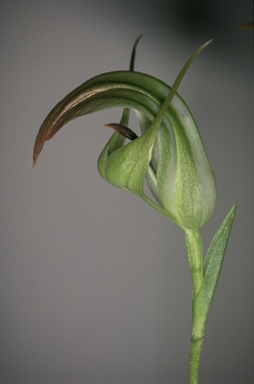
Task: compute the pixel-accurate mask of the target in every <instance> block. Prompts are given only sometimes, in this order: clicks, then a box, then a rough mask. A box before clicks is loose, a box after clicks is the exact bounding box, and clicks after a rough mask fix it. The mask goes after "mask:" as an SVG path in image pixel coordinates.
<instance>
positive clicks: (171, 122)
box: [33, 36, 236, 384]
mask: <svg viewBox="0 0 254 384" xmlns="http://www.w3.org/2000/svg"><path fill="white" fill-rule="evenodd" d="M140 37H141V36H140ZM140 37H139V38H138V39H137V40H136V42H135V44H134V48H133V51H132V58H131V64H130V70H129V71H117V72H109V73H104V74H102V75H99V76H96V77H93V78H92V79H90V80H88V81H86V82H85V83H83V84H82V85H80V86H79V87H78V88H76V89H75V90H74V91H72V92H71V93H69V94H68V95H67V96H66V97H65V98H64V99H62V100H61V101H60V102H59V103H58V104H57V105H56V106H55V107H54V108H53V109H52V111H51V112H50V113H49V115H48V116H47V117H46V119H45V120H44V122H43V124H42V126H41V128H40V130H39V133H38V135H37V138H36V142H35V146H34V155H33V165H35V163H36V161H37V158H38V156H39V154H40V152H41V150H42V148H43V145H44V142H45V141H47V140H49V139H51V138H52V137H53V136H54V135H55V134H56V133H57V132H58V130H59V129H60V128H62V127H63V125H65V124H67V123H68V122H69V121H70V120H72V119H75V118H77V117H79V116H82V115H87V114H90V113H93V112H97V111H100V110H103V109H106V108H119V107H123V108H124V111H123V116H122V119H121V121H120V123H110V124H106V126H107V127H110V128H113V129H114V130H115V131H116V132H114V133H113V135H112V137H111V138H110V140H109V141H108V143H107V144H106V145H105V147H104V149H103V151H102V153H101V155H100V156H99V159H98V171H99V173H100V175H101V176H102V178H103V179H105V180H106V181H107V182H109V183H110V184H112V185H113V186H116V187H118V188H120V189H122V190H124V191H127V192H129V193H132V194H134V195H136V196H137V197H139V198H140V199H142V200H143V201H144V202H146V203H147V204H149V205H150V206H151V207H152V208H154V209H156V210H157V211H158V212H160V213H161V214H163V215H164V216H166V217H167V218H169V219H170V220H171V221H172V222H173V223H175V224H176V225H177V226H178V227H179V228H180V229H181V230H183V231H184V233H185V241H186V248H187V259H188V263H189V267H190V271H191V275H192V281H193V295H192V312H193V324H192V335H191V348H190V364H189V383H190V384H197V383H198V370H199V359H200V353H201V347H202V343H203V340H204V335H205V324H206V318H207V314H208V311H209V308H210V306H211V303H212V300H213V297H214V292H215V289H216V285H217V282H218V279H219V275H220V271H221V267H222V263H223V259H224V254H225V250H226V246H227V242H228V238H229V235H230V232H231V227H232V224H233V221H234V216H235V211H236V204H234V206H233V207H232V209H231V210H230V212H229V213H228V215H227V216H226V218H225V220H224V221H223V223H222V225H221V227H220V228H219V230H218V232H217V233H216V235H215V237H214V239H213V240H212V242H211V245H210V248H209V250H208V252H207V255H206V257H205V260H204V257H203V249H202V239H201V235H200V231H199V229H200V228H201V227H202V226H203V225H204V224H205V223H206V222H207V220H209V219H210V217H211V216H212V214H213V211H214V208H215V204H216V182H215V176H214V173H213V170H212V168H211V165H210V163H209V160H208V157H207V154H206V151H205V147H204V145H203V143H202V140H201V137H200V134H199V131H198V128H197V125H196V123H195V121H194V118H193V116H192V114H191V112H190V110H189V109H188V107H187V105H186V103H185V102H184V101H183V99H182V98H181V97H180V96H179V95H178V93H177V89H178V87H179V85H180V83H181V81H182V79H183V77H184V75H185V73H186V71H187V69H188V67H189V66H190V64H191V63H192V61H193V60H194V58H195V57H196V56H197V55H198V54H199V52H201V51H202V50H203V49H204V48H205V47H206V46H207V45H208V44H209V43H210V42H211V40H210V41H208V42H207V43H205V44H203V45H202V46H201V47H199V48H198V49H197V50H196V51H195V52H194V53H193V54H192V55H191V56H190V58H189V59H188V61H187V62H186V64H185V65H184V67H183V69H182V70H181V71H180V73H179V75H178V77H177V79H176V80H175V82H174V84H173V86H172V88H171V87H169V86H168V85H166V84H165V83H163V82H162V81H160V80H158V79H156V78H154V77H152V76H149V75H146V74H144V73H139V72H135V71H134V59H135V53H136V46H137V43H138V41H139V39H140ZM129 108H132V109H133V110H134V112H135V114H136V116H137V119H138V122H139V125H140V129H141V136H139V137H138V136H137V135H136V134H135V133H134V132H133V130H132V129H131V128H130V127H129V126H128V125H129V112H130V110H129ZM125 139H129V140H130V142H128V143H127V144H126V143H125ZM145 181H146V183H147V185H148V188H149V189H150V191H151V193H152V195H153V197H154V199H152V198H150V197H149V196H147V195H146V194H145V192H144V182H145Z"/></svg>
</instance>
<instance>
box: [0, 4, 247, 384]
mask: <svg viewBox="0 0 254 384" xmlns="http://www.w3.org/2000/svg"><path fill="white" fill-rule="evenodd" d="M251 19H252V2H251V1H243V0H237V1H233V2H232V1H225V0H224V1H223V0H220V1H214V2H201V1H179V0H178V1H177V0H175V1H163V0H157V1H150V2H149V1H140V0H135V1H134V0H128V1H125V2H121V1H113V0H109V1H105V0H104V1H102V0H99V1H96V0H93V1H86V0H84V1H81V0H63V1H60V0H56V1H48V0H43V1H40V0H38V1H36V0H33V1H29V0H23V1H18V0H8V1H7V0H6V1H2V2H1V61H2V64H3V69H2V70H1V77H2V78H1V128H0V129H1V143H0V145H1V148H0V157H1V159H0V160H1V203H0V204H1V239H0V240H1V241H0V244H1V318H0V321H1V364H2V366H1V383H3V384H16V383H17V384H21V383H22V384H23V383H24V384H58V383H59V384H60V383H61V384H81V383H85V384H106V383H107V384H129V383H132V384H141V383H142V384H143V383H144V384H151V383H153V384H154V383H156V384H162V383H163V384H164V383H165V384H166V383H174V384H177V383H181V384H182V383H186V382H187V377H188V357H189V337H190V331H191V289H192V286H191V278H190V273H189V270H188V264H187V259H186V251H185V244H184V235H183V233H182V232H181V230H180V229H178V228H177V227H176V226H174V225H173V224H172V223H171V222H169V221H168V220H167V219H166V218H165V217H163V216H161V215H160V214H159V213H158V212H156V211H153V210H152V208H150V207H149V206H146V205H145V203H143V202H142V201H139V200H138V199H137V198H135V197H133V196H131V195H129V194H127V193H125V192H123V191H120V190H117V189H116V188H113V187H112V186H111V185H109V184H107V183H106V182H105V181H104V180H102V179H101V178H100V176H99V175H98V173H97V168H96V162H97V158H98V155H99V153H100V151H101V150H102V148H103V146H104V145H105V143H106V141H107V139H108V138H109V137H110V135H111V133H112V132H111V131H110V130H109V129H107V128H103V124H105V123H109V122H112V121H114V122H118V121H119V118H120V116H121V111H120V110H110V111H106V112H102V113H98V114H97V115H92V116H87V117H83V118H80V119H77V120H75V121H73V122H71V123H70V124H69V125H68V126H66V127H65V128H64V129H62V130H61V131H60V132H59V133H58V134H57V136H56V137H55V138H54V139H53V140H51V141H50V142H48V143H46V145H45V147H44V150H43V151H42V153H41V155H40V157H39V160H38V163H37V165H36V167H35V168H34V169H32V149H33V144H34V140H35V137H36V134H37V131H38V129H39V127H40V125H41V123H42V121H43V120H44V118H45V116H46V115H47V113H48V112H49V111H50V110H51V108H52V107H53V106H54V105H55V104H56V103H57V102H58V101H59V100H60V99H61V98H62V97H63V96H65V95H66V94H67V93H68V92H70V91H71V90H72V89H74V88H75V87H76V86H78V85H79V84H81V83H82V82H84V81H85V80H87V79H89V78H90V77H92V76H95V75H97V74H100V73H103V72H107V71H112V70H118V69H128V65H129V57H130V52H131V48H132V45H133V42H134V40H135V39H136V37H137V36H138V35H139V34H140V33H142V32H144V33H145V36H144V37H143V39H142V40H141V41H140V44H139V47H138V51H137V58H136V70H138V71H142V72H146V73H149V74H151V75H153V76H155V77H159V78H160V79H161V80H163V81H165V82H166V83H168V84H170V85H171V84H172V83H173V81H174V80H175V77H176V76H177V74H178V72H179V70H180V69H181V67H182V66H183V64H184V63H185V61H186V60H187V58H188V57H189V55H190V54H191V53H192V52H193V51H194V50H195V49H196V48H197V47H198V46H199V45H201V44H202V43H204V42H205V41H206V40H208V39H210V38H214V41H213V43H212V44H211V45H210V46H209V47H208V48H206V49H205V51H203V52H202V54H201V55H200V56H199V57H198V58H197V59H196V60H195V62H194V63H193V64H192V66H191V68H190V69H189V71H188V73H187V75H186V77H185V79H184V81H183V83H182V85H181V87H180V89H179V93H180V94H181V96H182V97H183V98H184V100H185V101H186V102H187V104H188V105H189V107H190V109H191V111H192V113H193V115H194V118H195V120H196V122H197V124H198V127H199V129H200V132H201V136H202V138H203V141H204V144H205V146H206V149H207V152H208V156H209V159H210V162H211V164H212V167H213V169H214V171H215V175H216V178H217V187H218V203H217V206H216V210H215V213H214V215H213V217H212V218H211V220H210V221H209V222H208V223H207V224H206V225H205V226H204V227H203V228H202V234H203V236H204V249H205V251H206V250H207V248H208V246H209V243H210V241H211V239H212V237H213V235H214V234H215V232H216V231H217V229H218V227H219V225H220V224H221V222H222V220H223V219H224V217H225V215H226V214H227V212H228V211H229V209H230V208H231V206H232V205H233V203H234V202H235V201H237V202H238V211H237V216H236V220H235V224H234V227H233V230H232V236H231V238H230V241H229V245H228V249H227V252H226V256H225V262H224V266H223V270H222V274H221V279H220V281H219V284H218V289H217V292H216V295H215V299H214V302H213V305H212V308H211V311H210V313H209V317H208V321H207V331H206V339H205V342H204V347H203V351H202V358H201V368H200V383H204V384H213V383H217V384H220V383H221V384H225V383H231V384H232V383H239V384H240V383H246V384H248V383H253V382H254V372H253V369H254V368H253V357H254V353H253V352H254V351H253V345H254V338H253V320H254V319H253V317H254V316H253V285H254V284H253V267H254V257H253V256H254V255H253V224H254V223H253V156H254V154H253V138H254V135H253V99H252V96H253V95H252V87H253V71H252V69H253V68H252V66H253V58H252V56H253V52H252V43H253V37H252V32H250V31H243V32H239V31H238V30H237V27H238V26H239V25H241V24H243V23H246V22H249V21H251ZM132 127H133V128H135V127H137V122H136V120H135V119H134V118H132Z"/></svg>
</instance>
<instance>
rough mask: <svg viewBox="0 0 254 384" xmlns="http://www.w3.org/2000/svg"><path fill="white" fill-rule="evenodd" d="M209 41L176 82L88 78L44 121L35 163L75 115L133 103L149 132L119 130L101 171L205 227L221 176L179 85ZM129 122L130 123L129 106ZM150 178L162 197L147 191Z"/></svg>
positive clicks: (121, 75) (123, 75)
mask: <svg viewBox="0 0 254 384" xmlns="http://www.w3.org/2000/svg"><path fill="white" fill-rule="evenodd" d="M208 43H209V42H208ZM208 43H206V44H204V45H203V46H202V47H200V48H199V49H198V50H197V51H195V53H194V54H193V55H192V56H191V58H190V60H189V61H188V62H187V63H186V65H185V67H184V69H183V71H182V72H181V73H180V75H179V76H178V78H177V80H176V83H175V86H173V87H172V88H170V87H169V86H167V85H166V84H164V83H163V82H161V81H159V80H158V79H155V78H153V77H151V76H148V75H145V74H143V73H138V72H133V71H128V72H126V71H121V72H111V73H106V74H103V75H100V76H96V77H94V78H92V79H90V80H89V81H87V82H85V83H84V84H82V85H81V86H80V87H78V88H77V89H76V90H74V91H73V92H71V93H70V94H69V95H67V96H66V97H65V98H64V99H63V100H62V101H61V102H60V103H58V105H57V106H56V107H55V108H54V109H53V110H52V111H51V113H50V114H49V115H48V117H47V118H46V120H45V121H44V123H43V124H42V127H41V129H40V131H39V134H38V137H37V139H36V143H35V150H34V164H35V162H36V160H37V157H38V155H39V153H40V151H41V149H42V146H43V143H44V141H46V140H49V139H50V138H51V137H52V136H53V135H54V134H55V133H56V132H57V131H58V130H59V129H60V128H61V127H62V126H63V125H64V124H66V123H67V122H68V121H70V120H72V119H74V118H76V117H78V116H81V115H86V114H88V113H92V112H95V111H98V110H101V109H105V108H113V107H120V106H121V107H131V108H133V109H134V110H135V113H136V115H137V117H138V120H139V124H140V127H141V132H142V136H141V137H139V138H137V139H136V140H134V141H133V142H131V143H129V144H126V145H123V144H124V140H122V138H121V137H119V136H120V134H119V133H116V134H114V135H113V136H112V138H111V139H110V140H109V142H108V144H107V145H106V147H105V148H104V150H103V151H102V154H101V155H100V157H99V160H98V170H99V173H100V175H101V176H102V177H103V178H104V179H105V180H107V181H108V182H109V183H111V184H112V185H114V186H116V187H118V188H121V189H123V190H125V191H128V192H130V193H133V194H135V195H137V196H138V197H140V198H141V199H143V200H144V201H145V202H146V203H148V204H149V205H151V206H152V207H153V208H155V209H156V210H158V211H159V212H161V213H162V214H164V215H165V216H167V217H169V218H170V219H171V220H172V221H173V222H174V223H175V224H177V225H178V226H179V227H180V228H182V229H183V230H187V229H189V230H195V229H198V228H200V227H201V226H202V225H203V224H204V223H205V222H206V221H207V220H208V219H209V218H210V217H211V215H212V213H213V211H214V208H215V203H216V186H215V177H214V174H213V171H212V168H211V166H210V163H209V161H208V158H207V155H206V151H205V148H204V146H203V143H202V140H201V138H200V135H199V132H198V128H197V126H196V123H195V121H194V119H193V117H192V115H191V113H190V111H189V109H188V107H187V105H186V104H185V102H184V101H183V100H182V98H181V97H180V96H179V95H178V94H177V93H176V90H177V88H178V86H179V84H180V82H181V80H182V78H183V76H184V74H185V72H186V70H187V68H188V67H189V65H190V63H191V62H192V61H193V59H194V57H195V56H196V55H197V54H198V53H199V52H200V51H201V50H202V49H203V48H204V47H205V46H206V45H207V44H208ZM167 95H168V96H167ZM165 98H166V100H165ZM123 123H124V124H126V125H127V124H128V111H125V113H124V115H123V119H122V124H123ZM151 164H152V166H151ZM145 177H146V180H147V183H148V186H149V188H150V190H151V192H152V194H153V196H154V197H155V199H156V203H155V202H154V201H153V200H151V199H150V198H149V197H148V196H146V195H145V194H144V192H143V183H144V178H145Z"/></svg>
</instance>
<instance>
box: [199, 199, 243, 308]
mask: <svg viewBox="0 0 254 384" xmlns="http://www.w3.org/2000/svg"><path fill="white" fill-rule="evenodd" d="M235 213H236V204H234V205H233V207H232V208H231V210H230V211H229V213H228V214H227V216H226V218H225V219H224V221H223V223H222V224H221V226H220V228H219V230H218V232H217V233H216V235H215V236H214V238H213V240H212V242H211V245H210V247H209V249H208V252H207V256H206V258H205V263H204V280H203V284H202V287H201V288H200V290H199V292H198V294H197V296H196V297H194V301H193V305H194V306H195V310H196V311H197V312H199V313H203V314H207V313H208V311H209V308H210V306H211V304H212V300H213V297H214V293H215V290H216V286H217V283H218V280H219V276H220V272H221V268H222V264H223V260H224V254H225V251H226V247H227V243H228V239H229V235H230V232H231V228H232V225H233V222H234V218H235Z"/></svg>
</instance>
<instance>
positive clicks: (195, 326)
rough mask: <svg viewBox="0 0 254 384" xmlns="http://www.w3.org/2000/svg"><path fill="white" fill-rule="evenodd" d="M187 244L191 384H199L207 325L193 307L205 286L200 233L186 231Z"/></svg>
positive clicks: (204, 318)
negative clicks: (190, 308) (202, 287)
mask: <svg viewBox="0 0 254 384" xmlns="http://www.w3.org/2000/svg"><path fill="white" fill-rule="evenodd" d="M185 242H186V249H187V256H188V262H189V267H190V271H191V277H192V283H193V296H192V332H191V345H190V361H189V384H198V371H199V361H200V355H201V349H202V344H203V340H204V337H205V323H206V314H204V313H203V312H200V311H197V310H195V305H193V304H194V301H195V297H196V295H197V293H198V292H199V290H200V288H201V286H202V284H203V246H202V239H201V235H200V232H199V231H186V232H185Z"/></svg>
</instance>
